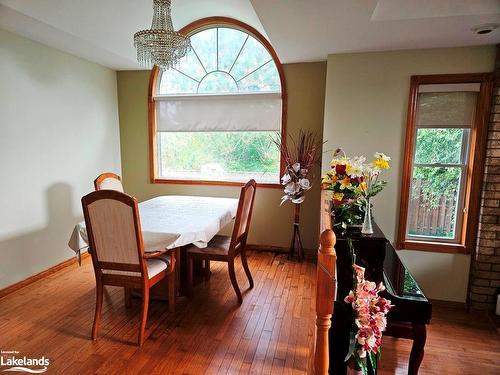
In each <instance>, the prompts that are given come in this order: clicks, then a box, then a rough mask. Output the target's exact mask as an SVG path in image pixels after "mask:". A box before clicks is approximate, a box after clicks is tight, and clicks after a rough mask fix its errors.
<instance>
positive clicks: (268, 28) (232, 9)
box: [0, 0, 500, 70]
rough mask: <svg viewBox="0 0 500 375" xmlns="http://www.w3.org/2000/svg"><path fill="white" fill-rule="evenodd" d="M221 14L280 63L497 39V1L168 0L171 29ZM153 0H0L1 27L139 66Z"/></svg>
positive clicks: (108, 61)
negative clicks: (135, 38) (249, 30)
mask: <svg viewBox="0 0 500 375" xmlns="http://www.w3.org/2000/svg"><path fill="white" fill-rule="evenodd" d="M208 16H228V17H233V18H236V19H239V20H241V21H243V22H246V23H248V24H250V25H252V26H253V27H255V28H257V30H259V31H261V32H262V33H263V34H265V35H267V36H268V37H269V39H270V41H271V43H272V44H273V46H274V47H275V49H276V51H277V53H278V56H279V57H280V59H281V61H282V62H285V63H289V62H301V61H318V60H325V59H326V57H327V55H328V54H329V53H342V52H361V51H380V50H396V49H410V48H433V47H453V46H467V45H479V44H495V43H499V42H500V30H499V29H497V30H495V31H494V32H492V33H490V34H486V35H476V34H475V33H473V32H472V31H471V30H470V29H471V27H473V26H476V25H479V24H484V23H500V0H418V1H417V0H378V1H377V0H174V1H173V21H174V27H175V28H176V29H179V28H181V27H182V26H184V25H186V24H188V23H190V22H192V21H194V20H196V19H199V18H203V17H208ZM151 18H152V0H85V1H81V0H0V28H3V29H6V30H8V31H11V32H14V33H17V34H20V35H23V36H25V37H27V38H30V39H33V40H36V41H39V42H41V43H44V44H47V45H49V46H52V47H55V48H58V49H61V50H63V51H67V52H69V53H72V54H75V55H77V56H80V57H83V58H85V59H88V60H90V61H94V62H97V63H99V64H102V65H105V66H108V67H111V68H113V69H116V70H126V69H138V68H139V65H138V64H137V63H136V59H135V50H134V47H133V43H132V35H133V34H134V33H135V32H136V31H138V30H140V29H145V28H148V27H149V26H150V24H151Z"/></svg>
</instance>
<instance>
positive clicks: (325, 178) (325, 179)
mask: <svg viewBox="0 0 500 375" xmlns="http://www.w3.org/2000/svg"><path fill="white" fill-rule="evenodd" d="M331 182H332V179H331V178H330V175H328V174H325V175H323V177H322V179H321V183H322V184H329V183H331Z"/></svg>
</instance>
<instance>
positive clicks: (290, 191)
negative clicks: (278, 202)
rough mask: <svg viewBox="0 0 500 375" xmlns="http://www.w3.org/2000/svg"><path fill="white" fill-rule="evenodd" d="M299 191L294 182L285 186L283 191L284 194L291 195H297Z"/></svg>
mask: <svg viewBox="0 0 500 375" xmlns="http://www.w3.org/2000/svg"><path fill="white" fill-rule="evenodd" d="M299 190H300V186H299V185H298V184H296V183H295V182H289V183H288V184H287V185H286V186H285V190H284V191H285V194H289V195H292V194H295V193H297V192H298V191H299Z"/></svg>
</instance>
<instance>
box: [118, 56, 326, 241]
mask: <svg viewBox="0 0 500 375" xmlns="http://www.w3.org/2000/svg"><path fill="white" fill-rule="evenodd" d="M285 75H286V80H287V85H288V123H287V129H288V131H291V132H294V131H295V130H296V129H298V128H299V127H301V128H304V129H310V130H313V131H315V132H317V133H318V136H319V137H321V134H322V131H323V107H324V93H325V77H326V63H324V62H320V63H307V64H290V65H285ZM148 80H149V71H122V72H118V103H119V114H120V134H121V150H122V170H123V180H124V186H125V189H126V190H127V192H129V193H130V194H132V195H134V196H136V197H137V198H138V199H139V200H145V199H148V198H150V197H153V196H157V195H166V194H181V195H201V196H203V195H205V196H221V197H237V196H238V194H239V189H238V188H235V187H223V186H204V185H174V184H151V183H150V182H149V172H148V171H149V166H148V126H147V89H148ZM319 177H320V173H319V170H318V171H317V173H316V180H315V184H314V185H315V186H314V187H313V189H312V190H311V191H310V192H309V194H308V196H307V199H306V201H305V202H304V204H303V209H302V216H301V220H302V223H303V224H302V234H303V242H304V246H305V247H307V248H314V247H316V244H317V238H318V211H319ZM282 195H283V194H282V191H281V190H280V189H271V188H260V189H258V190H257V195H256V202H255V209H254V216H253V219H252V224H251V228H250V238H249V243H251V244H261V245H272V246H288V245H289V241H290V240H291V230H292V219H293V208H292V206H291V205H290V204H287V205H284V206H282V207H280V206H279V202H280V198H281V196H282Z"/></svg>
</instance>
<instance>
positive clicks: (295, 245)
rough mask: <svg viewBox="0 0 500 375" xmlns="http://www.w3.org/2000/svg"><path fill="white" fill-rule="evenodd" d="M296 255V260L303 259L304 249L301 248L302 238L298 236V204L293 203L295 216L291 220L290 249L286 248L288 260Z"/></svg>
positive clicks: (300, 260)
mask: <svg viewBox="0 0 500 375" xmlns="http://www.w3.org/2000/svg"><path fill="white" fill-rule="evenodd" d="M295 256H297V260H298V261H299V262H302V261H303V260H304V251H303V248H302V239H301V238H300V204H295V218H294V220H293V237H292V243H291V244H290V249H289V250H288V260H292V259H293V258H294V257H295Z"/></svg>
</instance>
